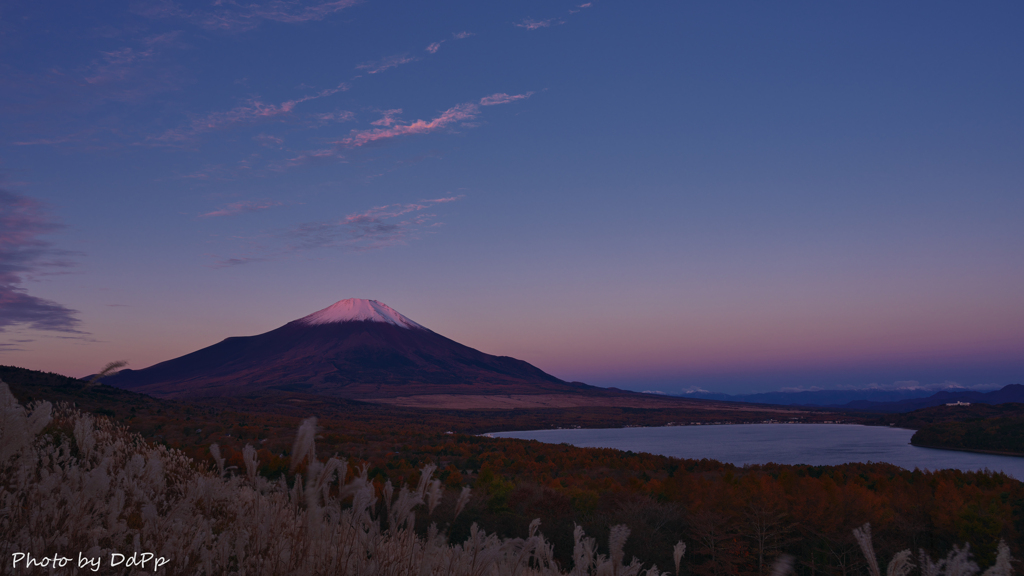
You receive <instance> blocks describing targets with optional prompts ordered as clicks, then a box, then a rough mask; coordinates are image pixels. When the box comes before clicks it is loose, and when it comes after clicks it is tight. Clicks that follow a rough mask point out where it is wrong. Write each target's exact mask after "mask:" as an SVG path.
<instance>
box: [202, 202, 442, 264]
mask: <svg viewBox="0 0 1024 576" xmlns="http://www.w3.org/2000/svg"><path fill="white" fill-rule="evenodd" d="M461 198H462V196H449V197H443V198H434V199H429V200H421V201H419V202H414V203H409V204H388V205H385V206H377V207H374V208H370V209H369V210H365V211H363V212H356V213H353V214H348V215H346V216H345V217H343V218H341V219H340V220H335V221H328V222H306V223H303V224H299V225H298V226H295V227H294V228H292V229H290V230H287V231H285V232H283V233H279V234H276V235H273V236H275V237H276V240H277V241H280V242H283V243H284V246H283V247H281V248H279V249H277V250H273V251H260V250H257V251H256V252H257V253H254V254H248V255H243V256H234V257H230V258H224V259H221V260H218V261H217V262H216V264H215V265H214V266H215V267H216V268H227V267H233V266H240V265H243V264H250V263H253V262H263V261H268V260H276V259H278V258H281V257H284V256H287V255H289V254H294V253H298V252H305V251H310V250H317V249H337V250H342V251H347V252H365V251H368V250H379V249H383V248H387V247H390V246H398V245H403V244H407V243H408V242H409V241H411V240H415V239H418V238H419V237H420V235H421V234H423V233H424V232H426V231H427V230H429V229H431V228H436V227H438V226H441V225H442V223H440V222H437V221H435V219H436V218H437V215H436V214H433V213H430V212H425V211H426V210H428V209H430V208H434V207H436V206H438V205H441V204H447V203H449V202H454V201H456V200H459V199H461ZM260 252H262V253H260Z"/></svg>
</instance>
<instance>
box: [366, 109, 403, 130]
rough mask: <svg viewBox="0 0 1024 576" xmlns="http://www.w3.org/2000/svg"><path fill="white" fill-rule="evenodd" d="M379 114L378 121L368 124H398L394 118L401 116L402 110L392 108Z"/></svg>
mask: <svg viewBox="0 0 1024 576" xmlns="http://www.w3.org/2000/svg"><path fill="white" fill-rule="evenodd" d="M380 113H381V117H380V119H379V120H374V121H373V122H370V124H372V125H373V126H392V125H394V124H396V123H397V122H398V120H396V119H395V116H398V115H399V114H401V113H402V109H401V108H392V109H391V110H381V111H380Z"/></svg>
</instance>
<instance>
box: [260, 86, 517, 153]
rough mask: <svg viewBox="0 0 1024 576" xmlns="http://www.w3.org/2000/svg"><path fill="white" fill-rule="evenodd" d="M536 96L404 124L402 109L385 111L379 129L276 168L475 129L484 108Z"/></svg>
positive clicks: (491, 99)
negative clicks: (421, 136)
mask: <svg viewBox="0 0 1024 576" xmlns="http://www.w3.org/2000/svg"><path fill="white" fill-rule="evenodd" d="M533 94H534V92H527V93H525V94H513V95H509V94H505V93H499V94H491V95H490V96H485V97H483V98H481V99H480V100H479V102H478V103H475V102H465V103H463V104H456V105H455V106H452V107H451V108H449V109H447V110H445V111H444V112H442V113H441V114H440V115H438V116H437V117H436V118H433V119H431V120H416V121H415V122H410V123H403V122H401V121H400V120H399V119H398V118H397V117H398V115H399V114H401V113H402V109H401V108H395V109H392V110H382V111H381V118H379V119H377V120H374V121H373V122H371V123H370V124H371V125H373V126H376V128H369V129H361V130H352V132H350V133H349V135H348V136H347V137H345V138H342V139H340V140H334V141H332V142H330V144H331V145H332V146H333V147H332V148H324V149H320V150H308V151H305V152H302V153H300V154H299V155H297V156H295V157H293V158H290V159H288V161H287V162H286V163H285V164H283V165H281V166H278V167H276V168H275V169H283V168H292V167H295V166H300V165H303V164H307V163H310V162H314V161H320V160H327V159H338V158H343V154H342V151H343V150H346V149H353V148H360V147H362V146H366V145H369V144H373V143H375V142H382V141H385V140H389V139H391V138H397V137H399V136H409V135H413V134H428V133H430V132H436V131H439V130H444V129H447V128H452V127H454V126H456V125H459V126H463V127H473V126H475V124H474V123H473V122H472V121H473V120H474V119H476V117H477V116H478V115H479V114H480V106H495V105H498V104H507V103H509V102H515V101H516V100H523V99H525V98H529V97H530V96H531V95H533Z"/></svg>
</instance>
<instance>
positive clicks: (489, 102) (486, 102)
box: [480, 92, 534, 106]
mask: <svg viewBox="0 0 1024 576" xmlns="http://www.w3.org/2000/svg"><path fill="white" fill-rule="evenodd" d="M533 94H534V93H533V92H526V93H525V94H512V95H509V94H505V93H504V92H501V93H498V94H491V95H490V96H484V97H483V98H481V99H480V105H481V106H496V105H498V104H508V103H509V102H515V101H516V100H526V99H527V98H529V97H530V96H533Z"/></svg>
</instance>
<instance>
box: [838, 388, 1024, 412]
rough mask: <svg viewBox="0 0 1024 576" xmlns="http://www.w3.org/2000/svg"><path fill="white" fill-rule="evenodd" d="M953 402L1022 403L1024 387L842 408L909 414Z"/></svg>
mask: <svg viewBox="0 0 1024 576" xmlns="http://www.w3.org/2000/svg"><path fill="white" fill-rule="evenodd" d="M955 402H969V403H971V404H1006V403H1009V402H1024V385H1021V384H1007V385H1006V386H1003V387H1002V388H1000V389H999V390H994V391H992V392H975V391H972V390H964V391H951V390H943V391H942V392H936V393H935V394H932V395H931V396H928V397H927V398H913V399H909V400H901V401H899V402H871V401H869V400H860V401H856V402H850V403H849V404H845V405H843V406H842V408H845V409H849V410H865V411H869V412H911V411H913V410H920V409H922V408H931V407H932V406H943V405H946V404H952V403H955Z"/></svg>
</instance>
